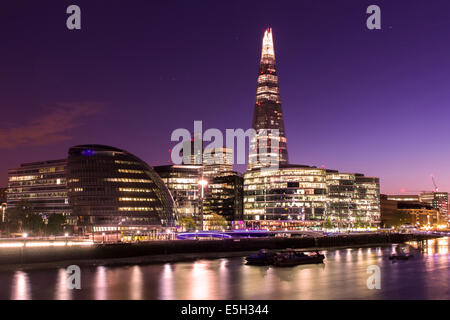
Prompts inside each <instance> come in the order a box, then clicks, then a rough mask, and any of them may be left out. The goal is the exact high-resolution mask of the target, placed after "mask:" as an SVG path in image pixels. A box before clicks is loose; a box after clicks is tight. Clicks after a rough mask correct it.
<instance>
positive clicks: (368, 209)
mask: <svg viewBox="0 0 450 320" xmlns="http://www.w3.org/2000/svg"><path fill="white" fill-rule="evenodd" d="M354 202H355V221H356V222H357V224H358V225H369V224H370V225H379V224H380V222H381V213H380V179H379V178H377V177H365V176H364V175H363V174H361V173H356V174H355V201H354Z"/></svg>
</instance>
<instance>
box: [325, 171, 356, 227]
mask: <svg viewBox="0 0 450 320" xmlns="http://www.w3.org/2000/svg"><path fill="white" fill-rule="evenodd" d="M326 174H327V186H328V208H327V221H328V223H331V224H332V226H333V227H338V228H345V227H351V226H352V225H353V224H354V222H355V213H356V204H355V201H354V200H355V190H356V186H355V175H354V174H351V173H339V172H338V171H335V170H327V173H326ZM330 226H331V225H330Z"/></svg>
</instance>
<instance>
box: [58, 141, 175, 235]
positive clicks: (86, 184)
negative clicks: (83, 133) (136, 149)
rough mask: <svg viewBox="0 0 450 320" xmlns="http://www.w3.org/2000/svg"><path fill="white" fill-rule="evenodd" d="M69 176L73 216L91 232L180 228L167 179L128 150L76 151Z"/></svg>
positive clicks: (82, 148)
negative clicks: (162, 177) (176, 224)
mask: <svg viewBox="0 0 450 320" xmlns="http://www.w3.org/2000/svg"><path fill="white" fill-rule="evenodd" d="M67 178H68V180H67V182H68V183H67V185H68V194H69V202H70V204H71V206H72V212H73V215H74V216H76V217H77V226H78V227H79V228H81V229H83V231H85V232H90V231H109V230H110V231H114V230H127V229H140V228H158V227H172V226H174V223H175V219H176V216H175V214H174V212H175V208H174V201H173V199H172V196H171V195H170V192H169V191H168V189H167V188H166V186H165V185H164V183H163V181H162V180H161V178H160V177H159V176H158V174H156V173H155V171H154V170H153V169H152V168H151V167H149V166H148V165H147V164H146V163H145V162H143V161H142V160H140V159H139V158H137V157H136V156H134V155H132V154H130V153H128V152H126V151H124V150H120V149H117V148H113V147H108V146H101V145H82V146H75V147H72V148H70V150H69V158H68V167H67Z"/></svg>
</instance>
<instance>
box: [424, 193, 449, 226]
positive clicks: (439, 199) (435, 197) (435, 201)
mask: <svg viewBox="0 0 450 320" xmlns="http://www.w3.org/2000/svg"><path fill="white" fill-rule="evenodd" d="M419 198H420V201H422V202H424V203H427V204H429V205H431V207H433V208H434V209H436V210H439V224H440V225H448V222H449V219H448V192H437V191H435V192H423V193H421V194H420V195H419Z"/></svg>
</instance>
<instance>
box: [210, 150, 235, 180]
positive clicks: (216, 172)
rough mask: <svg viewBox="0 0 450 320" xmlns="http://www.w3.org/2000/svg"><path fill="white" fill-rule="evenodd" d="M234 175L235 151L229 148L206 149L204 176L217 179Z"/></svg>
mask: <svg viewBox="0 0 450 320" xmlns="http://www.w3.org/2000/svg"><path fill="white" fill-rule="evenodd" d="M230 173H231V174H233V150H232V149H229V148H213V149H205V150H204V153H203V175H204V176H205V177H216V176H222V175H227V174H230Z"/></svg>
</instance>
